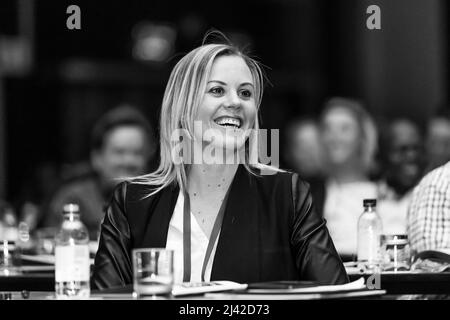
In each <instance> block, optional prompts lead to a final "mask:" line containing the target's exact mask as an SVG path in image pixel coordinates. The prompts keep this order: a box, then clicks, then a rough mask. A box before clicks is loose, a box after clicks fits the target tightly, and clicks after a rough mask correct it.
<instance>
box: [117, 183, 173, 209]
mask: <svg viewBox="0 0 450 320" xmlns="http://www.w3.org/2000/svg"><path fill="white" fill-rule="evenodd" d="M157 188H158V187H157V186H150V185H148V184H144V183H139V182H135V181H132V180H125V181H122V182H120V183H119V184H118V185H117V186H116V187H115V189H114V193H113V197H114V199H115V200H117V201H119V202H121V203H124V204H126V203H136V202H139V203H145V202H151V201H152V200H154V199H155V198H157V197H159V196H160V194H161V192H162V190H165V189H168V188H174V187H172V186H167V187H165V188H163V189H162V190H159V191H158V190H157ZM155 191H157V192H155Z"/></svg>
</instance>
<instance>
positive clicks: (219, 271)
mask: <svg viewBox="0 0 450 320" xmlns="http://www.w3.org/2000/svg"><path fill="white" fill-rule="evenodd" d="M230 188H231V189H230V191H229V195H228V201H227V204H226V208H225V213H224V217H223V223H222V228H221V231H220V236H219V240H218V243H217V248H216V253H215V256H214V262H213V266H212V270H211V280H223V279H229V280H234V281H238V282H242V281H245V282H248V281H249V280H250V281H252V282H256V281H258V279H259V278H260V270H259V268H258V265H259V263H258V261H259V249H258V248H259V243H260V241H259V233H258V230H259V228H258V224H259V219H258V208H257V207H258V206H257V197H256V195H257V190H256V185H255V184H253V185H252V176H251V175H250V174H249V173H248V172H247V170H246V169H245V167H244V166H243V165H239V168H238V170H237V172H236V175H235V178H234V179H233V182H232V184H231V186H230Z"/></svg>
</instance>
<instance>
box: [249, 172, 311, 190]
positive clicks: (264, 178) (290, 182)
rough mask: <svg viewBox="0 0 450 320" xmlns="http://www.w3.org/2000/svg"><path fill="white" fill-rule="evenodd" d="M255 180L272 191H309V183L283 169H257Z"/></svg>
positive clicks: (294, 173)
mask: <svg viewBox="0 0 450 320" xmlns="http://www.w3.org/2000/svg"><path fill="white" fill-rule="evenodd" d="M255 180H256V181H257V182H258V183H260V184H262V185H264V186H266V187H267V188H269V189H272V190H273V189H274V188H276V189H278V188H282V189H286V188H292V189H293V190H294V191H296V190H299V191H303V190H305V189H309V183H308V182H307V181H306V180H304V179H303V178H302V177H301V176H299V174H298V173H296V172H293V171H289V170H284V169H278V168H272V167H269V168H264V169H262V170H261V169H259V170H258V172H257V175H256V178H255Z"/></svg>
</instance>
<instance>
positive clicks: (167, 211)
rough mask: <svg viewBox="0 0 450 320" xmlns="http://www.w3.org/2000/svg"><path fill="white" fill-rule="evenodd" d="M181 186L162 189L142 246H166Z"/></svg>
mask: <svg viewBox="0 0 450 320" xmlns="http://www.w3.org/2000/svg"><path fill="white" fill-rule="evenodd" d="M179 191H180V188H179V187H178V186H177V187H168V188H165V189H164V190H162V191H161V192H162V194H161V197H160V198H159V199H158V201H157V203H156V204H155V207H154V208H153V209H150V211H152V213H151V217H150V221H149V222H148V223H147V227H146V231H145V236H144V238H143V242H142V247H152V248H165V247H166V242H167V233H168V231H169V224H170V220H171V218H172V215H173V210H174V208H175V204H176V202H177V198H178V193H179Z"/></svg>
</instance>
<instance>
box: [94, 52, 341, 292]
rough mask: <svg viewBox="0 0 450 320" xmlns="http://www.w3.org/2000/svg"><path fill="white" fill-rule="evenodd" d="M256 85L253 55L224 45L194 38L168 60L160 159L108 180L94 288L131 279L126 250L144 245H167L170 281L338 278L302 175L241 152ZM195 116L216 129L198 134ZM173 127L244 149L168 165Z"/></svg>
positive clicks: (201, 143)
mask: <svg viewBox="0 0 450 320" xmlns="http://www.w3.org/2000/svg"><path fill="white" fill-rule="evenodd" d="M262 94H263V76H262V72H261V69H260V67H259V65H258V63H257V62H256V61H255V60H253V59H251V58H249V57H248V56H247V55H245V54H244V53H242V52H241V51H239V50H238V49H237V48H235V47H234V46H232V45H228V44H204V45H202V46H200V47H198V48H196V49H194V50H192V51H191V52H190V53H188V54H187V55H186V56H185V57H183V58H182V59H181V60H180V61H179V62H178V64H177V65H176V66H175V68H174V69H173V71H172V74H171V76H170V79H169V81H168V84H167V87H166V91H165V94H164V98H163V103H162V110H161V119H160V130H161V132H160V137H161V140H160V147H161V155H160V157H161V162H160V166H159V168H158V169H157V170H156V171H155V172H152V173H150V174H147V175H144V176H140V177H137V178H135V179H131V180H130V181H128V182H126V183H122V184H120V185H119V186H118V187H117V188H116V190H115V193H114V196H113V199H112V201H111V203H110V205H109V207H108V209H107V211H106V215H105V218H104V222H103V224H102V229H101V236H100V244H99V250H98V252H97V255H96V258H95V268H94V275H93V279H92V281H91V283H92V285H93V287H94V288H96V289H105V288H110V287H115V286H125V285H128V284H131V283H132V278H133V277H132V276H133V275H132V267H131V266H132V262H131V251H132V250H133V249H135V248H146V247H153V248H156V247H159V248H161V247H163V248H168V249H174V250H175V259H174V264H175V282H200V281H212V280H231V281H237V282H243V283H250V282H261V281H269V280H312V281H318V282H321V283H327V284H337V283H345V282H347V281H348V278H347V275H346V273H345V269H344V267H343V265H342V262H341V260H340V258H339V256H338V254H337V253H336V250H335V248H334V245H333V242H332V240H331V238H330V236H329V234H328V231H327V228H326V225H325V221H324V220H323V219H322V218H320V217H319V216H318V215H317V214H316V213H315V210H314V205H313V203H312V198H311V195H310V192H309V186H308V185H307V183H305V182H303V181H302V180H300V179H299V178H298V176H297V175H296V174H292V173H288V172H284V171H282V170H279V169H277V168H271V167H270V166H268V165H264V164H261V163H258V162H253V163H252V162H251V161H250V157H249V152H250V150H251V149H252V148H254V147H258V145H257V144H258V143H259V142H258V140H257V139H254V140H251V139H248V138H247V136H246V134H247V132H248V130H249V129H255V130H257V129H259V125H258V111H259V106H260V104H261V99H262ZM196 123H197V124H198V123H200V124H201V125H202V127H204V128H207V129H214V130H215V132H217V133H218V134H217V136H215V137H210V138H209V139H206V138H205V136H204V135H198V134H197V133H196V132H195V130H194V125H195V124H196ZM179 129H183V130H186V131H187V132H188V139H189V144H190V145H193V148H200V149H201V150H204V149H205V148H208V147H211V145H213V147H214V148H215V149H217V150H219V149H223V150H225V151H226V150H232V151H233V152H224V153H223V155H224V158H227V157H232V156H233V157H234V155H235V154H236V153H239V152H241V151H242V150H244V154H245V159H244V160H243V161H242V162H239V163H237V162H233V161H229V160H230V159H224V160H225V162H224V164H206V163H195V164H187V163H181V164H175V163H174V161H173V157H172V151H173V148H174V147H175V146H176V145H177V141H173V140H172V139H171V137H172V133H173V132H174V130H179ZM236 138H241V139H236ZM236 141H238V142H237V143H236ZM251 143H253V144H255V145H254V146H250V144H251ZM233 159H234V158H233ZM269 171H270V172H269ZM268 172H269V173H270V174H267V173H268Z"/></svg>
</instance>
